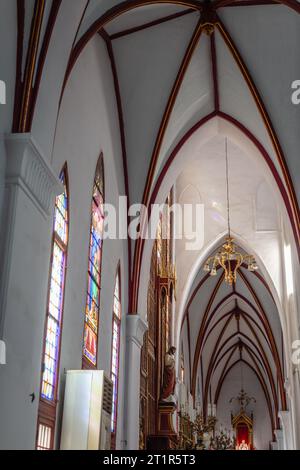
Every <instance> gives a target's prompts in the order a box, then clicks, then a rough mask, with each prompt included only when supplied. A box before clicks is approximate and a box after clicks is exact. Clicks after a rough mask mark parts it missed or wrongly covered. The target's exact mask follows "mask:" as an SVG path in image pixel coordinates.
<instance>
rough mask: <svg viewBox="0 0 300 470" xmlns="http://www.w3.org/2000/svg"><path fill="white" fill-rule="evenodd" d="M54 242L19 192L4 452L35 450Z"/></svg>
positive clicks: (8, 317) (4, 371) (1, 430)
mask: <svg viewBox="0 0 300 470" xmlns="http://www.w3.org/2000/svg"><path fill="white" fill-rule="evenodd" d="M12 197H13V194H12V192H11V191H10V190H9V191H6V207H7V208H8V207H10V206H9V203H10V201H11V198H12ZM11 215H12V216H13V215H14V214H13V213H12V211H11ZM6 220H8V219H6ZM50 238H51V225H50V223H49V220H45V219H44V218H43V217H42V215H41V213H39V212H38V211H37V209H36V207H35V206H33V204H32V202H31V201H30V200H29V199H28V197H27V196H26V195H25V194H24V192H23V191H22V190H21V189H20V188H19V189H18V190H17V195H16V211H15V225H14V235H12V238H11V244H12V246H11V251H12V255H11V267H10V271H9V272H7V273H6V277H7V279H6V281H7V283H8V286H9V287H8V288H9V291H8V292H9V294H8V297H7V302H6V305H4V309H3V312H1V313H2V315H3V314H4V312H5V318H4V323H3V339H4V341H5V342H6V348H7V357H6V361H7V365H5V366H1V367H0V384H1V386H0V416H1V420H0V448H1V449H25V450H26V449H33V448H34V445H35V436H36V426H37V408H38V399H36V400H35V401H34V402H33V403H31V399H30V397H29V395H30V394H31V393H35V395H36V397H38V395H39V384H40V370H41V354H42V340H43V331H44V324H45V312H46V297H47V283H48V271H49V257H50ZM6 249H7V247H6ZM1 301H3V299H1ZM5 307H6V308H5ZM2 320H3V318H2Z"/></svg>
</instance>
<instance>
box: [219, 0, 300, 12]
mask: <svg viewBox="0 0 300 470" xmlns="http://www.w3.org/2000/svg"><path fill="white" fill-rule="evenodd" d="M235 3H236V2H234V1H233V0H217V1H215V2H214V8H215V9H216V10H217V9H218V8H224V7H228V6H234V4H235ZM239 3H240V4H241V3H244V2H239ZM274 3H275V4H276V3H277V4H279V5H280V4H281V5H285V6H287V7H289V8H291V9H292V10H295V11H296V12H297V13H300V5H299V3H298V2H297V1H296V0H278V1H277V2H274ZM274 3H270V4H271V5H273V4H274ZM255 4H257V5H265V3H264V2H260V1H259V0H256V2H255V3H254V5H255ZM239 6H243V5H239Z"/></svg>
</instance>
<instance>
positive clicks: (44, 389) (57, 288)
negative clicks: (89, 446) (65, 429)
mask: <svg viewBox="0 0 300 470" xmlns="http://www.w3.org/2000/svg"><path fill="white" fill-rule="evenodd" d="M60 180H61V182H62V184H63V186H64V192H63V193H62V194H61V195H60V196H58V197H57V198H56V201H55V210H54V225H53V237H52V249H51V264H50V279H49V291H48V299H47V313H46V324H45V337H44V349H43V357H42V378H41V390H40V402H39V413H38V430H37V449H39V450H49V449H52V448H53V443H54V429H55V419H56V398H57V388H58V375H59V357H60V343H61V333H62V320H63V307H64V287H65V276H66V265H67V263H66V260H67V247H68V222H69V217H68V210H69V208H68V190H67V170H66V168H65V169H64V170H63V171H62V173H61V175H60Z"/></svg>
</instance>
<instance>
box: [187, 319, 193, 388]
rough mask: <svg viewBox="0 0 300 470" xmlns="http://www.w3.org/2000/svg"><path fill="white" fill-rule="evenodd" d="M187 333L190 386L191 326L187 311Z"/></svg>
mask: <svg viewBox="0 0 300 470" xmlns="http://www.w3.org/2000/svg"><path fill="white" fill-rule="evenodd" d="M186 324H187V333H188V347H189V373H190V388H191V386H192V353H191V326H190V317H189V312H188V311H187V316H186Z"/></svg>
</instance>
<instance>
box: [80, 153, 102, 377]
mask: <svg viewBox="0 0 300 470" xmlns="http://www.w3.org/2000/svg"><path fill="white" fill-rule="evenodd" d="M91 211H92V213H91V229H90V246H89V263H88V287H87V296H86V307H85V322H84V339H83V359H82V367H83V368H84V369H95V368H96V367H97V345H98V332H99V310H100V288H101V260H102V242H103V230H104V170H103V157H102V155H101V156H100V158H99V160H98V163H97V168H96V173H95V179H94V186H93V198H92V209H91Z"/></svg>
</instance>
